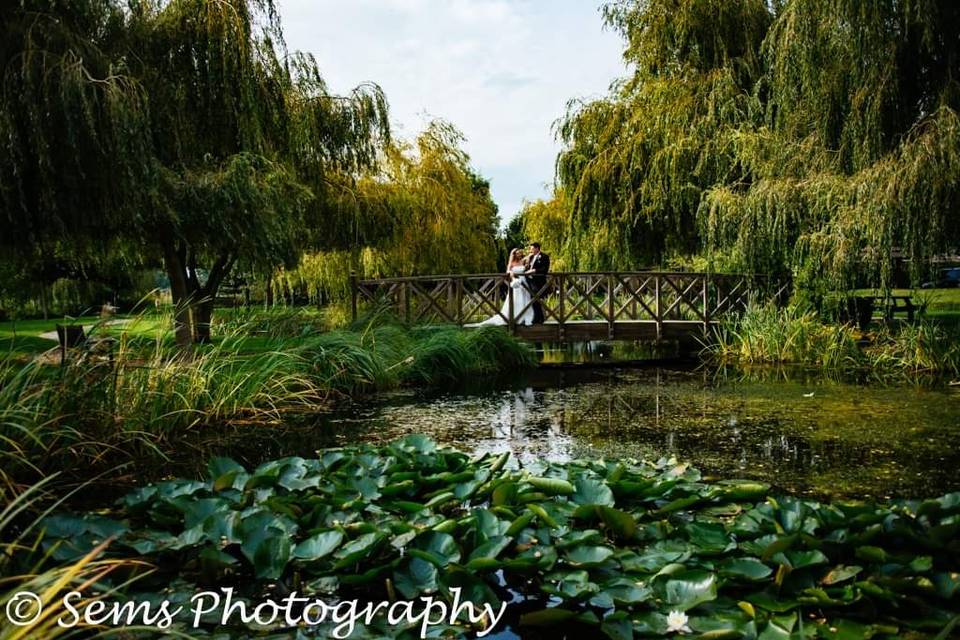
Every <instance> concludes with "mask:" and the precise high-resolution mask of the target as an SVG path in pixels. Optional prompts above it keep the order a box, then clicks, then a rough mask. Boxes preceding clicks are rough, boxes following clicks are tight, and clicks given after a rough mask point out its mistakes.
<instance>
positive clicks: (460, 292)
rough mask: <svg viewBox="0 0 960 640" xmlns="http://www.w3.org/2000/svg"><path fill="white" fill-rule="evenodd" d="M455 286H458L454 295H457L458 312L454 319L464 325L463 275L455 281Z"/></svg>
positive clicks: (458, 323)
mask: <svg viewBox="0 0 960 640" xmlns="http://www.w3.org/2000/svg"><path fill="white" fill-rule="evenodd" d="M453 286H454V287H456V291H454V296H455V297H456V304H457V309H456V314H455V315H454V317H453V318H454V320H455V321H456V323H457V325H458V326H461V327H462V326H463V276H460V277H458V278H457V279H456V280H454V281H453Z"/></svg>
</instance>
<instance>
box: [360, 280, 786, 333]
mask: <svg viewBox="0 0 960 640" xmlns="http://www.w3.org/2000/svg"><path fill="white" fill-rule="evenodd" d="M789 286H790V285H789V281H786V280H779V279H776V278H773V277H770V276H762V275H743V274H707V273H685V272H662V271H617V272H577V273H573V272H566V273H562V272H558V273H551V274H550V275H549V276H548V278H547V284H546V285H545V286H544V287H542V288H541V289H539V290H532V289H531V290H530V293H531V297H532V299H531V302H530V303H529V305H527V306H524V307H523V308H520V309H515V308H513V307H514V305H513V296H508V295H507V292H508V291H509V286H508V284H507V278H506V276H504V274H476V275H438V276H412V277H400V278H378V279H372V280H363V279H360V278H358V277H356V276H355V275H353V276H351V290H352V305H351V306H352V313H353V318H354V319H356V318H357V314H358V310H359V308H360V307H361V306H366V305H377V306H386V307H387V308H389V309H390V311H391V312H393V313H395V314H396V315H397V316H398V317H399V318H401V319H403V320H404V321H406V322H407V323H409V324H456V325H460V326H463V327H470V326H476V324H478V323H480V322H482V321H484V320H486V319H487V318H491V317H493V316H496V317H498V318H499V319H500V320H501V321H502V323H503V325H504V326H505V327H506V328H507V329H509V330H510V331H511V332H512V333H514V334H515V335H517V336H519V337H522V338H525V339H528V340H535V341H542V342H577V341H584V340H621V339H622V340H656V341H659V340H684V339H692V338H694V337H697V336H703V335H705V334H706V333H708V332H709V331H710V328H711V326H713V325H715V324H717V323H718V322H719V321H720V320H721V319H723V318H724V317H725V316H728V315H730V314H735V313H739V312H740V311H742V310H743V309H744V308H745V307H746V305H747V303H748V301H750V300H755V301H757V302H760V303H763V302H767V301H775V302H777V303H778V304H782V303H784V302H785V301H786V297H787V295H788V293H789ZM505 300H506V301H507V308H506V309H502V307H503V305H504V301H505ZM535 301H539V302H540V304H541V305H542V307H543V312H544V323H543V324H537V325H521V324H518V322H517V320H518V319H519V318H522V317H523V314H524V313H525V312H526V311H527V309H528V308H529V306H530V305H532V304H533V303H534V302H535Z"/></svg>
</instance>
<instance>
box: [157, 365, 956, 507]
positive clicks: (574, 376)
mask: <svg viewBox="0 0 960 640" xmlns="http://www.w3.org/2000/svg"><path fill="white" fill-rule="evenodd" d="M958 431H960V394H958V393H956V392H951V391H950V390H948V389H945V388H943V387H936V388H924V387H922V386H916V385H913V386H883V385H876V384H862V383H850V382H843V381H838V380H827V379H824V378H821V377H817V376H813V375H806V374H801V375H800V376H799V377H797V376H796V375H788V376H784V375H783V374H782V373H780V374H774V375H773V377H772V378H771V377H769V374H764V375H763V376H757V375H748V376H743V375H740V374H737V375H733V376H731V375H718V374H717V372H715V371H705V370H701V371H691V370H683V369H668V368H633V369H617V368H592V367H591V368H583V367H581V368H570V369H566V368H553V369H551V368H542V369H538V370H535V371H533V372H531V373H529V374H525V375H523V376H514V377H512V378H510V379H507V380H499V381H490V380H478V381H475V384H474V385H473V387H472V388H464V389H460V390H458V391H452V392H446V393H440V394H433V395H423V394H421V393H417V392H414V391H404V392H399V393H394V394H390V395H386V396H381V397H378V398H371V399H365V400H362V401H357V402H356V403H355V404H354V405H353V406H352V407H348V408H345V409H344V410H342V411H340V412H338V413H336V414H332V415H325V416H319V417H309V418H302V419H300V420H299V421H288V422H287V423H286V424H283V425H278V426H275V427H264V426H250V425H246V426H237V427H236V428H233V429H223V430H220V431H217V432H213V431H210V430H204V431H203V432H202V434H198V435H197V436H196V440H195V441H193V442H191V443H189V447H190V450H191V451H193V453H190V454H188V453H186V452H185V454H184V455H183V456H182V457H181V459H179V460H175V461H172V462H171V464H170V465H167V466H165V468H164V469H163V473H164V474H177V475H197V474H201V473H203V469H204V466H205V463H206V460H207V459H208V458H209V456H211V455H228V456H230V457H233V458H234V459H237V460H238V461H240V462H242V463H244V464H246V465H248V466H254V465H256V464H259V463H260V462H263V461H264V460H269V459H273V458H277V457H281V456H287V455H300V456H310V455H313V453H314V452H315V451H316V450H317V449H320V448H325V447H330V446H342V445H347V444H353V443H356V442H386V441H389V440H392V439H394V438H398V437H400V436H403V435H405V434H408V433H426V434H428V435H430V436H431V437H433V438H434V439H435V440H437V441H439V442H442V443H446V444H449V445H452V446H455V447H458V448H460V449H463V450H467V451H471V452H476V453H483V452H491V453H500V452H504V451H510V452H511V453H513V454H514V456H515V458H516V459H517V460H518V461H519V462H520V463H521V464H524V465H531V464H534V463H536V462H537V461H539V460H544V459H547V460H557V461H563V460H569V459H573V458H597V457H601V456H604V457H632V458H639V459H648V460H656V459H658V458H660V457H663V456H675V457H676V458H678V459H681V460H686V461H689V462H691V463H692V464H694V465H696V466H698V467H699V468H700V469H701V470H703V471H704V472H705V473H707V474H711V475H714V476H717V477H748V478H756V479H762V480H764V481H767V482H770V483H772V484H774V485H776V486H778V487H780V488H782V489H784V490H788V491H791V492H794V493H799V494H807V495H812V496H822V497H836V496H844V497H867V496H876V497H886V496H922V495H931V494H940V493H944V492H946V491H954V490H960V475H958V474H957V473H956V469H957V468H960V452H958V450H957V447H956V446H955V442H956V439H957V436H958ZM147 475H150V474H149V473H148V472H147ZM147 479H151V478H147Z"/></svg>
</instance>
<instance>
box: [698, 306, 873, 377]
mask: <svg viewBox="0 0 960 640" xmlns="http://www.w3.org/2000/svg"><path fill="white" fill-rule="evenodd" d="M706 349H707V351H708V352H709V353H711V354H713V355H714V356H717V357H719V358H720V359H722V360H728V361H733V362H743V363H793V364H803V365H815V366H821V367H823V368H825V369H837V368H845V367H852V366H857V365H858V364H860V363H861V362H863V357H862V356H863V354H862V353H861V351H860V349H859V347H858V346H857V335H856V333H855V331H854V329H852V328H851V327H849V326H848V325H843V324H824V323H823V322H821V321H820V318H819V317H818V316H817V314H816V313H815V312H814V311H812V310H809V309H803V308H801V307H799V306H788V307H784V308H779V307H777V306H775V305H756V304H751V305H750V306H749V307H747V309H746V311H744V313H743V314H741V315H739V316H737V317H735V318H733V319H731V320H728V321H725V322H724V323H722V324H721V325H720V327H719V328H718V329H717V331H716V333H715V336H714V339H713V340H712V341H711V342H709V343H708V345H707V347H706Z"/></svg>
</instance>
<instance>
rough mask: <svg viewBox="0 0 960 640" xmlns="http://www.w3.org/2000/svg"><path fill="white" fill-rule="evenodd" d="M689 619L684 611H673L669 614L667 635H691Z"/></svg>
mask: <svg viewBox="0 0 960 640" xmlns="http://www.w3.org/2000/svg"><path fill="white" fill-rule="evenodd" d="M688 620H690V618H688V617H687V614H685V613H684V612H683V611H671V612H670V613H668V614H667V633H690V631H691V630H690V627H688V626H687V621H688Z"/></svg>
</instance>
